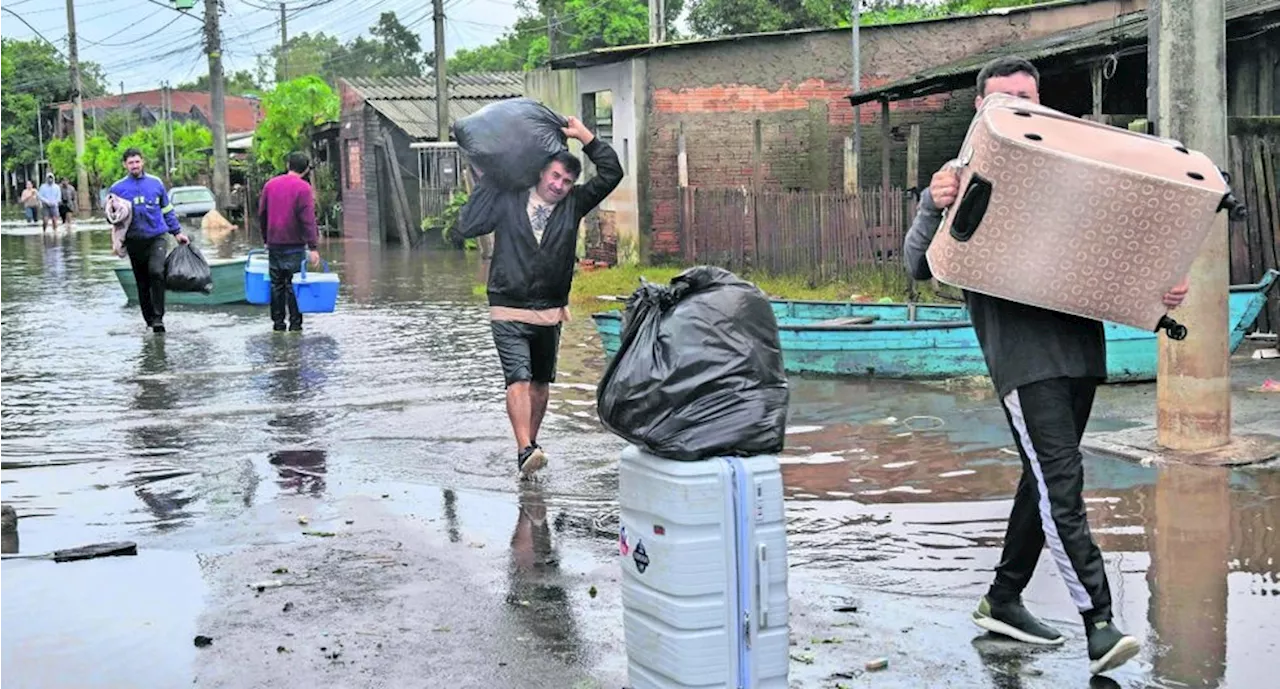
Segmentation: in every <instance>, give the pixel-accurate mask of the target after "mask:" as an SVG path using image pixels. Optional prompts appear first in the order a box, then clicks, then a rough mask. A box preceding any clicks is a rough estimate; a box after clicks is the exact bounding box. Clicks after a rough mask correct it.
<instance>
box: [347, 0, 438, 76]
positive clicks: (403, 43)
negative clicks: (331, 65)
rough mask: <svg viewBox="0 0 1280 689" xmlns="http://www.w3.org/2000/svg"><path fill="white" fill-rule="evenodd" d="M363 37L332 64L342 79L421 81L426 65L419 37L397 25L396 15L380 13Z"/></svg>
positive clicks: (403, 26) (355, 41)
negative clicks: (345, 77) (376, 78)
mask: <svg viewBox="0 0 1280 689" xmlns="http://www.w3.org/2000/svg"><path fill="white" fill-rule="evenodd" d="M369 34H370V36H371V38H364V37H363V36H361V37H358V38H356V39H355V40H354V41H352V42H351V43H349V44H347V45H345V46H343V47H342V48H341V49H340V50H339V51H338V53H337V56H336V58H335V60H336V61H337V62H338V64H339V65H340V66H341V69H340V71H339V73H340V74H341V75H343V76H348V75H349V76H362V77H420V76H422V67H423V64H425V61H424V54H423V52H422V45H421V43H420V42H419V41H418V34H416V33H414V32H413V31H412V30H411V29H409V28H408V27H406V26H405V25H404V24H401V23H400V20H399V19H398V18H396V13H395V12H383V13H382V14H381V15H379V17H378V22H377V23H376V24H374V25H373V26H371V27H369Z"/></svg>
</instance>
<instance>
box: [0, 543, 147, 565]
mask: <svg viewBox="0 0 1280 689" xmlns="http://www.w3.org/2000/svg"><path fill="white" fill-rule="evenodd" d="M137 554H138V544H137V543H134V542H133V541H113V542H111V543H94V544H92V545H84V546H80V547H78V548H67V549H65V550H55V551H53V552H52V553H43V554H40V555H5V557H4V559H6V560H53V561H54V562H75V561H77V560H92V559H94V558H99V557H118V556H122V555H137Z"/></svg>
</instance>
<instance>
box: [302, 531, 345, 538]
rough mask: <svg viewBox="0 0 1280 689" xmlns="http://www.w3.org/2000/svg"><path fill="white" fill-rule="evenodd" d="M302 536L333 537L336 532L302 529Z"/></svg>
mask: <svg viewBox="0 0 1280 689" xmlns="http://www.w3.org/2000/svg"><path fill="white" fill-rule="evenodd" d="M302 535H303V536H315V537H316V538H333V537H334V536H337V535H338V534H336V533H334V532H332V531H303V532H302Z"/></svg>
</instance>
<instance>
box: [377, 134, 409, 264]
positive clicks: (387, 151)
mask: <svg viewBox="0 0 1280 689" xmlns="http://www.w3.org/2000/svg"><path fill="white" fill-rule="evenodd" d="M382 154H383V159H384V160H386V162H387V178H388V179H389V180H390V181H391V189H390V191H391V207H392V210H393V211H394V212H395V213H396V215H397V216H398V218H399V221H400V222H398V223H396V224H397V226H398V228H399V230H400V243H401V245H402V246H404V247H406V248H408V247H409V246H412V243H413V239H412V236H413V229H412V227H411V226H412V223H413V220H412V219H411V218H410V213H409V197H408V196H407V195H406V194H405V191H404V180H402V179H401V178H400V161H399V159H398V158H397V157H396V149H395V142H394V141H392V139H391V133H390V132H388V131H387V130H386V129H383V130H382Z"/></svg>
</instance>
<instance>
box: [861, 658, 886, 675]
mask: <svg viewBox="0 0 1280 689" xmlns="http://www.w3.org/2000/svg"><path fill="white" fill-rule="evenodd" d="M887 667H889V659H888V658H876V659H875V660H868V661H867V665H866V668H867V672H877V671H879V670H883V669H885V668H887Z"/></svg>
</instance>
